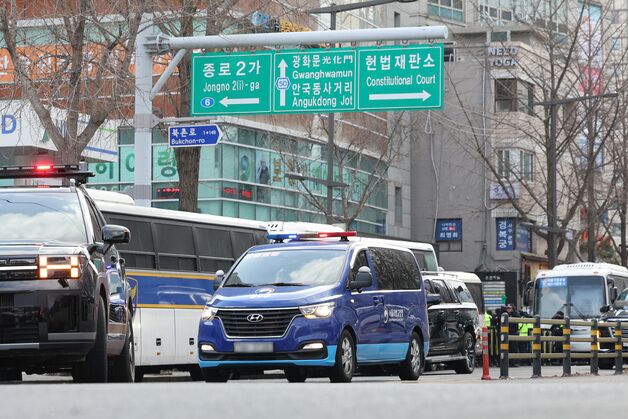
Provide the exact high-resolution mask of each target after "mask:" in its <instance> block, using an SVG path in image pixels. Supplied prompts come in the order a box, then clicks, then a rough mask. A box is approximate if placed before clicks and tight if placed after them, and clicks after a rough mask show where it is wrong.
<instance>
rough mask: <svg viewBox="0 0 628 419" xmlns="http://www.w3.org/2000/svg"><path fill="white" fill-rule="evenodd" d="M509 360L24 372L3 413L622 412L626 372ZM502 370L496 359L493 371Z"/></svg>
mask: <svg viewBox="0 0 628 419" xmlns="http://www.w3.org/2000/svg"><path fill="white" fill-rule="evenodd" d="M543 371H544V376H546V377H547V378H541V379H530V378H529V377H530V375H531V369H530V368H529V367H519V368H513V369H511V372H512V376H513V378H512V379H510V380H492V381H482V380H480V376H481V374H480V371H479V370H478V371H476V373H474V374H472V375H467V376H464V375H456V374H454V373H451V372H449V371H437V372H431V373H427V374H425V375H424V376H422V377H421V378H420V379H419V381H418V382H401V381H399V380H398V379H396V378H394V377H356V379H355V380H354V382H353V383H351V384H330V383H329V381H328V380H326V379H311V380H308V381H307V382H306V383H304V384H290V383H288V382H286V381H285V380H284V379H283V378H281V377H280V376H279V375H272V376H270V377H269V378H263V379H249V380H237V381H230V382H229V383H226V384H206V383H202V382H192V381H189V379H188V378H187V376H186V375H184V374H174V375H171V376H168V375H166V376H164V375H161V376H147V377H146V382H144V383H136V384H72V383H71V380H70V379H69V377H64V376H25V378H24V381H23V382H22V383H6V384H3V385H0V418H11V419H14V418H15V419H17V418H31V417H33V418H38V419H39V418H49V417H50V418H59V417H63V418H92V417H93V418H107V419H111V418H112V417H120V416H123V417H126V418H129V417H131V418H133V417H141V418H144V417H147V418H148V417H150V418H151V419H153V418H155V419H156V418H184V417H185V418H193V417H203V418H208V417H211V418H227V419H232V418H234V417H237V418H254V419H261V418H266V417H273V418H291V419H302V418H316V419H321V418H325V419H328V418H344V419H346V418H354V417H355V418H362V417H364V418H371V417H379V418H385V419H391V418H406V417H408V418H410V417H412V418H426V417H430V418H461V417H463V418H465V419H467V418H470V417H472V418H475V417H477V418H493V417H495V416H496V415H499V416H502V415H503V416H506V417H508V418H509V419H510V418H516V417H526V418H531V417H535V418H536V417H570V418H580V417H582V418H587V419H590V418H592V417H602V416H603V415H608V416H609V417H611V416H616V415H617V413H618V412H620V411H621V410H617V409H618V408H619V407H620V406H625V405H626V400H628V374H626V375H621V376H614V375H613V372H612V371H602V372H601V373H600V375H599V376H597V377H596V376H590V375H589V374H588V367H574V374H575V375H574V376H573V377H570V378H561V377H560V375H561V372H562V370H561V369H560V368H559V367H544V370H543ZM491 375H492V376H493V377H494V378H495V377H497V376H498V371H497V370H496V369H494V370H492V371H491Z"/></svg>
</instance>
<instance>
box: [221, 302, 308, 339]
mask: <svg viewBox="0 0 628 419" xmlns="http://www.w3.org/2000/svg"><path fill="white" fill-rule="evenodd" d="M251 315H253V317H256V318H259V317H258V316H261V320H259V321H250V319H251ZM300 315H301V310H299V309H298V308H289V309H271V310H249V309H242V310H224V309H222V310H220V309H219V310H218V313H217V314H216V317H218V318H219V319H220V320H221V321H222V325H223V327H224V328H225V333H226V334H227V336H228V337H244V338H255V337H281V336H283V335H284V334H285V333H286V330H287V329H288V326H290V323H291V322H292V320H293V319H294V318H295V317H297V316H300Z"/></svg>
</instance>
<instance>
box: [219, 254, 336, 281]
mask: <svg viewBox="0 0 628 419" xmlns="http://www.w3.org/2000/svg"><path fill="white" fill-rule="evenodd" d="M345 255H346V251H344V250H321V249H311V250H310V249H306V250H304V249H299V250H273V251H266V252H253V253H249V254H247V255H246V256H244V258H242V260H241V261H240V263H238V265H237V266H236V267H235V268H234V269H233V271H232V272H231V274H230V275H229V278H227V281H226V282H225V284H224V286H225V287H256V286H260V285H276V286H303V285H330V284H334V283H336V282H338V281H339V280H340V275H341V273H342V268H343V266H344V261H345Z"/></svg>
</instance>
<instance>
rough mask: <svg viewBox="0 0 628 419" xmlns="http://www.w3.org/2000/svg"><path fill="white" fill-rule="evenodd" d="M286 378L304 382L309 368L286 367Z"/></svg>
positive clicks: (295, 381) (290, 380) (291, 380)
mask: <svg viewBox="0 0 628 419" xmlns="http://www.w3.org/2000/svg"><path fill="white" fill-rule="evenodd" d="M283 372H284V374H286V379H287V380H288V381H289V382H291V383H304V382H305V380H307V370H306V369H305V368H296V367H293V368H286V369H285V370H283Z"/></svg>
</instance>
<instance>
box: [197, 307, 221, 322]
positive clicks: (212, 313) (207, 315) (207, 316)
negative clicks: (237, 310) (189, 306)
mask: <svg viewBox="0 0 628 419" xmlns="http://www.w3.org/2000/svg"><path fill="white" fill-rule="evenodd" d="M216 313H218V309H217V308H216V307H212V306H205V308H203V312H202V313H201V320H203V321H205V322H208V321H210V320H214V317H216Z"/></svg>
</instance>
